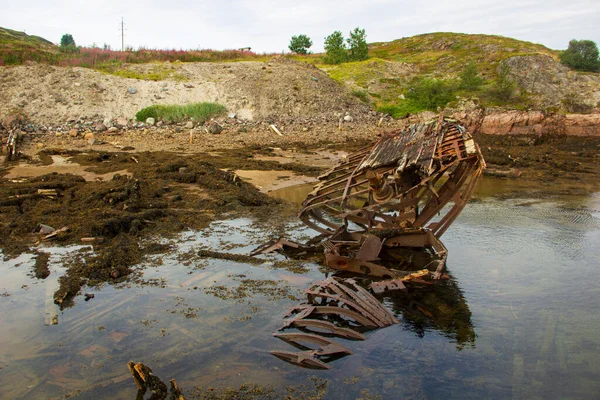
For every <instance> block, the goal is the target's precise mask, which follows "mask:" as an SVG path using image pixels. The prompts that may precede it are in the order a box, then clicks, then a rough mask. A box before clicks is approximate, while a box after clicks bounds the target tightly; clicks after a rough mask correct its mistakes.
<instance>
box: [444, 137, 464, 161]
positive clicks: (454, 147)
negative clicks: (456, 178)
mask: <svg viewBox="0 0 600 400" xmlns="http://www.w3.org/2000/svg"><path fill="white" fill-rule="evenodd" d="M461 145H462V146H461ZM461 147H462V148H461ZM441 150H442V151H441V153H440V156H441V157H444V156H447V155H448V154H450V153H454V154H456V155H457V156H458V155H460V154H461V153H463V152H465V150H466V147H465V146H464V141H463V140H462V138H461V139H458V140H454V141H452V142H449V143H447V144H446V145H444V146H442V149H441Z"/></svg>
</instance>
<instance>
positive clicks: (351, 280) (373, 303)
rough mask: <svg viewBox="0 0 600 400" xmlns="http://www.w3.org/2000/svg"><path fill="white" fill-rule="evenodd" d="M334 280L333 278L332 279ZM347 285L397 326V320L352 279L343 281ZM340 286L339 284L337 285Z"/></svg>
mask: <svg viewBox="0 0 600 400" xmlns="http://www.w3.org/2000/svg"><path fill="white" fill-rule="evenodd" d="M333 279H334V280H335V278H333ZM346 283H347V284H348V285H350V286H352V287H353V288H354V289H355V290H356V291H357V292H358V293H360V294H362V296H363V299H364V301H366V302H368V303H370V304H371V305H372V306H373V307H377V308H380V309H382V310H384V311H385V313H386V315H387V317H388V319H389V321H390V322H391V323H392V324H398V323H399V321H398V319H397V318H396V317H395V316H394V314H393V313H392V312H391V311H389V310H388V309H387V308H385V307H383V305H382V304H381V303H380V302H379V301H378V300H377V299H376V298H375V297H373V295H372V294H371V293H369V292H368V291H367V290H366V289H365V288H363V287H362V286H360V285H359V284H358V283H357V282H356V281H355V280H354V279H345V280H344V284H346ZM338 284H340V283H338Z"/></svg>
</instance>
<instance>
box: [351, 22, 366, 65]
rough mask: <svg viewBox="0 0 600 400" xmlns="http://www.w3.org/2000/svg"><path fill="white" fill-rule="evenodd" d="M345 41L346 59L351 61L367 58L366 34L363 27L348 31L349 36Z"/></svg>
mask: <svg viewBox="0 0 600 400" xmlns="http://www.w3.org/2000/svg"><path fill="white" fill-rule="evenodd" d="M347 41H348V47H349V52H348V53H349V54H348V59H350V60H351V61H360V60H366V59H367V58H369V47H368V46H367V35H366V33H365V30H364V29H360V28H358V27H357V28H355V29H354V30H353V31H351V32H350V37H349V38H348V39H347Z"/></svg>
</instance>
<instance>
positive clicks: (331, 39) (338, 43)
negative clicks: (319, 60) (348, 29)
mask: <svg viewBox="0 0 600 400" xmlns="http://www.w3.org/2000/svg"><path fill="white" fill-rule="evenodd" d="M325 53H326V54H325V62H326V63H327V64H340V63H343V62H346V61H347V60H348V50H347V49H346V43H344V36H342V32H340V31H335V32H333V33H332V34H331V35H329V36H327V37H326V38H325Z"/></svg>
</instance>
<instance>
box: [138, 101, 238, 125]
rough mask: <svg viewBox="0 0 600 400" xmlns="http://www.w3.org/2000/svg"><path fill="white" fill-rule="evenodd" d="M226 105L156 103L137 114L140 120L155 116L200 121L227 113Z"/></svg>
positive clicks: (164, 119) (156, 117) (176, 120)
mask: <svg viewBox="0 0 600 400" xmlns="http://www.w3.org/2000/svg"><path fill="white" fill-rule="evenodd" d="M226 111H227V109H226V108H225V106H223V105H221V104H217V103H192V104H185V105H163V104H155V105H152V106H150V107H146V108H144V109H142V110H140V111H138V112H137V114H135V119H137V120H138V121H142V122H144V121H146V119H147V118H150V117H152V118H154V119H155V120H156V121H161V120H162V121H165V122H181V121H184V120H186V119H193V120H194V121H197V122H199V123H202V122H204V121H206V120H208V119H209V118H211V117H215V116H218V115H221V114H223V113H225V112H226Z"/></svg>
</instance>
